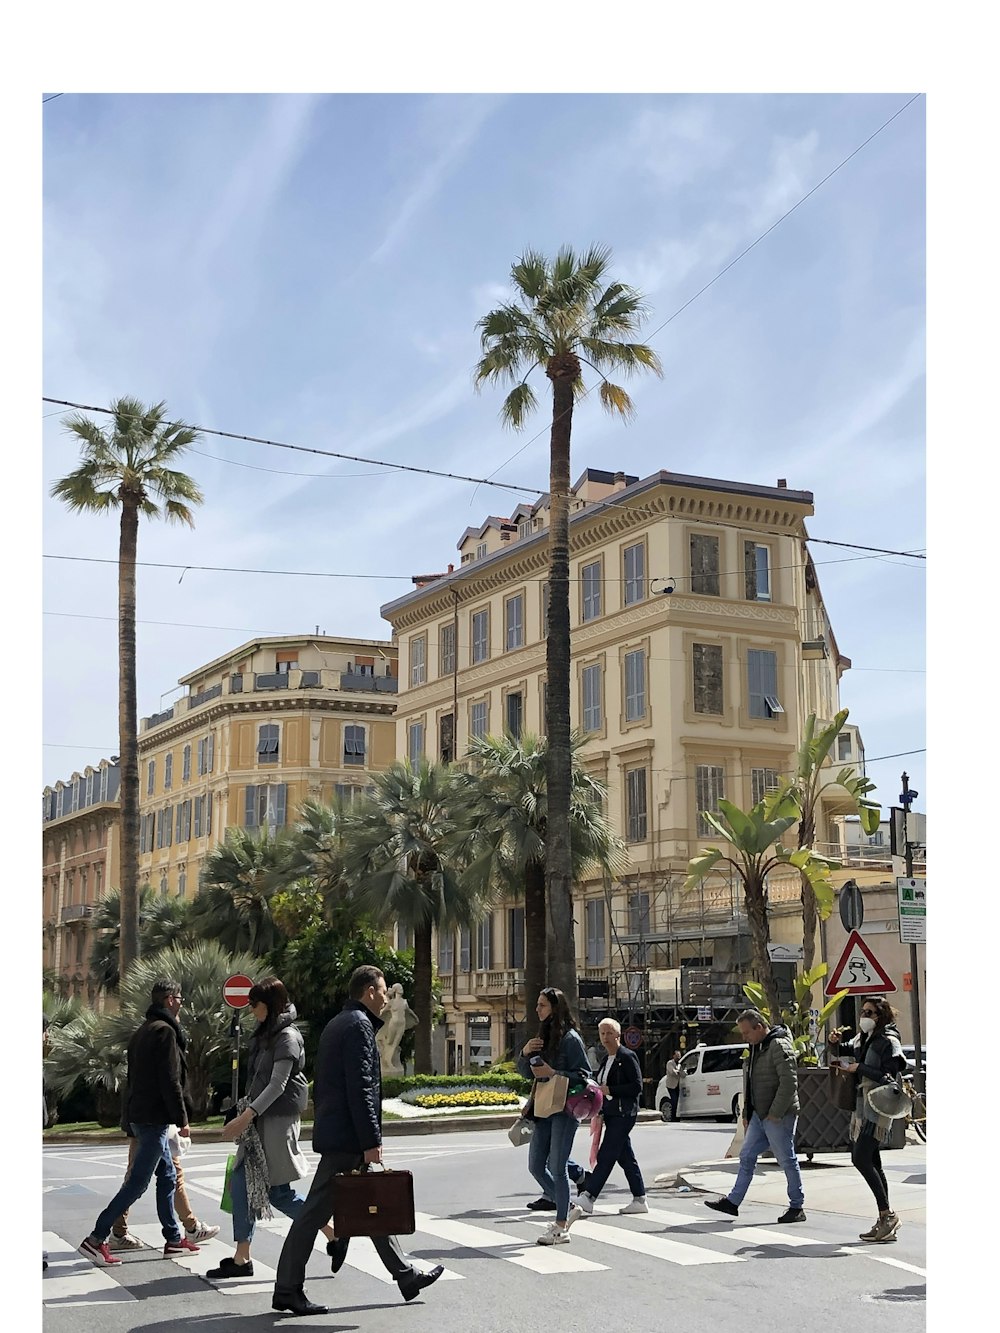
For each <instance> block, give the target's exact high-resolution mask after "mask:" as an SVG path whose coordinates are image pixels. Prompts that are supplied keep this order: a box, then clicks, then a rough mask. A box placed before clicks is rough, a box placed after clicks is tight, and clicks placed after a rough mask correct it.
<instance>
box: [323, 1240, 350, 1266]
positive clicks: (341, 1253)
mask: <svg viewBox="0 0 1000 1333" xmlns="http://www.w3.org/2000/svg"><path fill="white" fill-rule="evenodd" d="M326 1252H327V1254H328V1255H329V1256H330V1258H331V1259H332V1260H333V1262H332V1263H331V1264H330V1271H331V1272H333V1273H339V1272H340V1270H341V1269H342V1268H343V1266H344V1260H345V1259H346V1258H347V1241H346V1240H341V1239H340V1237H339V1236H338V1238H337V1239H336V1240H328V1241H327V1242H326Z"/></svg>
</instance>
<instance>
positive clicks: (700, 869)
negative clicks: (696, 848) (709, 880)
mask: <svg viewBox="0 0 1000 1333" xmlns="http://www.w3.org/2000/svg"><path fill="white" fill-rule="evenodd" d="M721 860H722V853H721V852H720V851H719V849H718V847H708V848H706V849H705V850H703V851H701V852H699V853H698V855H697V856H693V857H692V858H691V860H690V861H689V862H688V873H687V878H686V879H685V881H684V888H685V889H693V888H695V887H696V885H698V884H699V883H700V882H701V881H702V880H703V879H704V878H705V876H706V875H707V874H708V873H709V872H710V871H711V870H712V868H713V866H715V864H716V862H717V861H721Z"/></svg>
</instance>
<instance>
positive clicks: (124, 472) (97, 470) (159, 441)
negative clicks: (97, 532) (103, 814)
mask: <svg viewBox="0 0 1000 1333" xmlns="http://www.w3.org/2000/svg"><path fill="white" fill-rule="evenodd" d="M63 424H64V425H65V427H66V429H67V430H68V431H70V432H71V434H73V435H76V436H78V437H79V439H80V442H81V448H82V455H83V461H82V462H81V464H80V466H79V467H78V468H76V469H75V471H73V472H70V473H69V475H68V476H65V477H63V478H61V480H59V481H57V482H56V483H55V484H54V485H53V487H52V491H51V493H52V495H53V496H55V497H56V499H59V500H62V501H63V502H64V503H65V504H66V506H67V508H69V509H70V510H71V512H73V513H84V512H86V513H96V514H103V513H106V512H107V511H108V510H112V509H120V510H121V520H120V530H119V539H118V746H119V750H120V753H121V793H120V800H121V893H122V904H123V911H122V932H121V933H122V940H121V970H122V972H123V973H124V972H126V971H127V970H128V969H129V967H131V965H132V964H133V963H134V962H135V960H136V958H138V956H139V747H138V718H137V712H136V685H135V561H136V547H137V543H138V536H139V516H140V514H141V515H142V516H143V517H144V518H158V517H160V515H161V513H162V515H163V517H164V518H166V519H167V521H168V522H175V523H187V524H188V526H189V527H194V518H193V516H192V512H191V506H192V505H196V504H200V503H201V501H202V498H203V497H202V493H201V491H200V490H199V489H198V487H197V486H196V485H195V483H194V482H193V481H192V480H191V478H190V477H189V476H187V474H186V473H184V472H177V471H175V469H174V467H173V464H174V463H176V462H177V460H178V459H179V458H180V456H181V454H183V452H184V451H185V449H187V448H188V447H189V446H190V445H192V444H193V443H194V442H195V440H197V439H198V438H199V437H198V433H197V432H196V431H195V430H193V429H192V428H191V427H190V426H185V425H184V423H183V422H180V421H168V420H166V404H165V403H155V404H153V405H152V406H151V407H147V406H146V405H145V404H144V403H141V402H140V401H139V400H138V399H137V398H118V399H117V400H116V401H115V402H113V403H112V404H111V419H110V422H109V423H108V425H107V426H105V427H102V426H99V425H98V424H97V422H95V421H92V420H91V419H90V417H85V416H82V415H80V414H78V413H74V414H73V415H71V416H68V417H66V418H65V421H64V423H63Z"/></svg>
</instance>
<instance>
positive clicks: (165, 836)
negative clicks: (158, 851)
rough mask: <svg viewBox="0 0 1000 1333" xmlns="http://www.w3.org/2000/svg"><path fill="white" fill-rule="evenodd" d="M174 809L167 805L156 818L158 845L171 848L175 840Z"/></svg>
mask: <svg viewBox="0 0 1000 1333" xmlns="http://www.w3.org/2000/svg"><path fill="white" fill-rule="evenodd" d="M173 830H174V807H173V806H172V805H165V806H164V807H163V809H162V810H161V811H160V812H159V813H158V814H157V816H156V845H157V847H169V846H170V843H171V840H172V838H173Z"/></svg>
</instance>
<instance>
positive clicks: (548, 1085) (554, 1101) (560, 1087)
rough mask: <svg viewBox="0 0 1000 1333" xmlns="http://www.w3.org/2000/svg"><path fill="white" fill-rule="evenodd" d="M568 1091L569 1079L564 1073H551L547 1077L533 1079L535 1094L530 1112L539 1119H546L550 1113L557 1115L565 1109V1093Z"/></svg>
mask: <svg viewBox="0 0 1000 1333" xmlns="http://www.w3.org/2000/svg"><path fill="white" fill-rule="evenodd" d="M568 1092H569V1079H568V1078H567V1077H566V1075H565V1074H552V1075H551V1076H550V1077H549V1078H545V1079H535V1096H534V1102H533V1105H532V1108H531V1113H532V1115H534V1116H535V1117H536V1118H537V1119H539V1120H547V1119H548V1117H549V1116H550V1115H558V1114H559V1112H560V1111H564V1110H565V1109H566V1094H567V1093H568Z"/></svg>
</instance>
